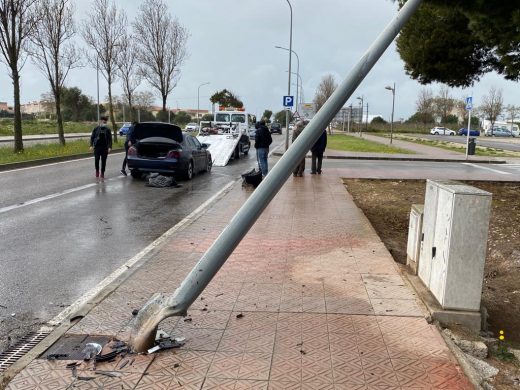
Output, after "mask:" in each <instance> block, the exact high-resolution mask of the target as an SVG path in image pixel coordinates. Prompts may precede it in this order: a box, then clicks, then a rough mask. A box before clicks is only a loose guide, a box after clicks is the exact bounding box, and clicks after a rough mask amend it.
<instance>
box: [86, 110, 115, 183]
mask: <svg viewBox="0 0 520 390" xmlns="http://www.w3.org/2000/svg"><path fill="white" fill-rule="evenodd" d="M100 119H101V123H100V124H99V126H97V127H96V128H95V129H94V130H92V134H91V135H90V150H94V165H95V167H96V178H98V179H100V180H103V179H104V178H105V167H106V165H107V157H108V153H110V152H111V151H112V132H111V131H110V128H109V127H108V126H107V122H108V117H106V116H102V117H101V118H100ZM100 159H101V170H100V169H99V160H100Z"/></svg>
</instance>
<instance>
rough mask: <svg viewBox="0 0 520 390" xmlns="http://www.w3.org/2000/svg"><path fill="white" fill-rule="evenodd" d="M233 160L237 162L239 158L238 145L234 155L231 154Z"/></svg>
mask: <svg viewBox="0 0 520 390" xmlns="http://www.w3.org/2000/svg"><path fill="white" fill-rule="evenodd" d="M233 158H234V159H236V160H238V159H239V158H240V145H237V147H236V148H235V153H233Z"/></svg>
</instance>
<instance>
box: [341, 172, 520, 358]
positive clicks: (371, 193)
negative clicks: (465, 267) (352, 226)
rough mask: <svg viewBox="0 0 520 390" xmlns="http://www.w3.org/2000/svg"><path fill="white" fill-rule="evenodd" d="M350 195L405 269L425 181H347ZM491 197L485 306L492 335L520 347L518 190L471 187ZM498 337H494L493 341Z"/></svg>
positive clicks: (488, 184)
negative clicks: (413, 213) (412, 218)
mask: <svg viewBox="0 0 520 390" xmlns="http://www.w3.org/2000/svg"><path fill="white" fill-rule="evenodd" d="M344 183H345V185H346V187H347V190H348V191H349V193H350V194H352V196H353V198H354V201H355V202H356V204H357V205H358V207H360V208H361V209H362V210H363V212H364V213H365V215H366V216H367V218H368V219H369V220H370V222H371V223H372V225H373V226H374V228H375V230H376V231H377V233H378V234H379V237H381V240H382V241H383V242H384V243H385V245H386V247H387V248H388V250H389V251H390V253H391V254H392V256H393V257H394V259H395V260H396V261H397V262H399V263H403V264H405V263H406V243H407V237H408V219H409V214H410V208H411V205H412V204H414V203H421V204H422V203H424V192H425V187H426V184H425V181H424V180H366V179H345V180H344ZM467 183H468V184H470V185H473V186H475V187H477V188H480V189H483V190H485V191H489V192H491V193H492V194H493V206H492V212H491V221H490V229H489V239H488V250H487V258H486V266H485V271H484V272H485V275H484V285H483V289H482V303H483V304H484V306H485V307H486V308H487V310H488V314H489V330H490V331H492V332H493V333H494V335H498V331H499V330H503V331H504V332H505V336H506V340H507V341H509V342H511V343H513V345H515V346H516V347H517V348H518V345H520V202H519V199H520V184H519V183H502V182H482V181H480V182H477V181H474V182H467ZM495 337H496V336H495Z"/></svg>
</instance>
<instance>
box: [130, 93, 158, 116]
mask: <svg viewBox="0 0 520 390" xmlns="http://www.w3.org/2000/svg"><path fill="white" fill-rule="evenodd" d="M153 103H154V96H153V93H152V92H150V91H141V92H137V93H135V94H134V107H135V109H137V110H138V116H137V120H138V121H143V120H145V117H144V116H143V115H142V114H143V113H147V112H149V110H150V107H151V106H153ZM145 115H146V118H148V119H150V118H149V116H148V115H147V114H145ZM152 118H153V115H152Z"/></svg>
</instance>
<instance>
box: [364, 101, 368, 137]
mask: <svg viewBox="0 0 520 390" xmlns="http://www.w3.org/2000/svg"><path fill="white" fill-rule="evenodd" d="M365 131H368V103H367V120H366V123H365Z"/></svg>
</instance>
